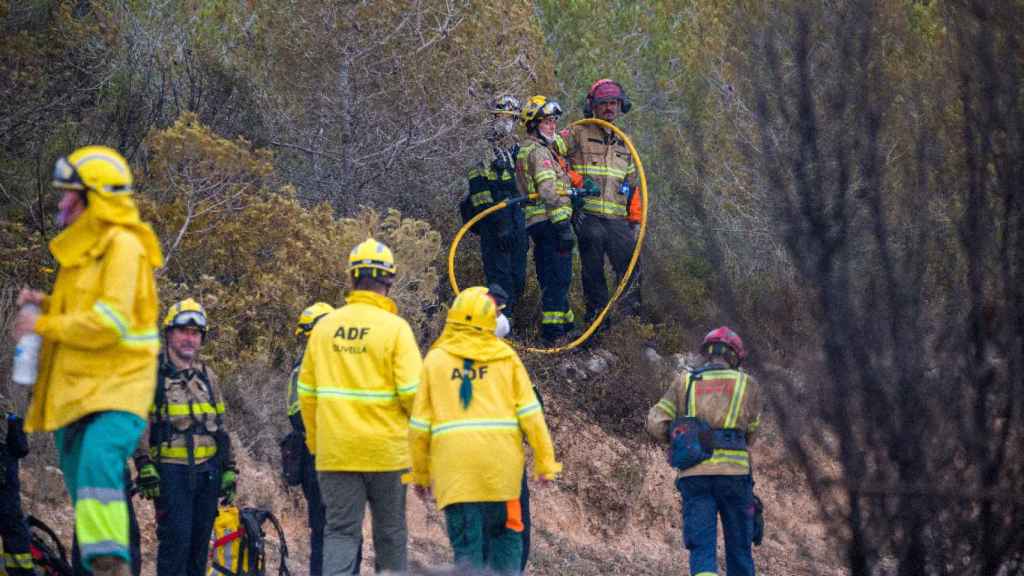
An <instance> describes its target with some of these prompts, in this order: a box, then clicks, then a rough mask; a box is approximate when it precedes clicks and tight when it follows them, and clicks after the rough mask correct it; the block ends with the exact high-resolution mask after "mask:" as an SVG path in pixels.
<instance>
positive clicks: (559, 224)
mask: <svg viewBox="0 0 1024 576" xmlns="http://www.w3.org/2000/svg"><path fill="white" fill-rule="evenodd" d="M561 115H562V107H561V106H560V105H559V104H558V102H555V101H554V100H548V99H547V98H546V97H544V96H534V97H532V98H530V99H529V100H528V101H527V102H526V106H524V107H523V112H522V115H521V117H520V121H521V122H522V123H523V125H524V126H525V127H526V139H525V140H524V141H523V144H522V146H521V147H520V148H519V152H518V154H516V187H517V188H518V190H519V195H520V196H526V197H529V196H535V199H534V200H531V201H530V202H528V203H527V204H526V208H525V209H524V212H525V213H526V231H527V233H528V234H529V235H530V238H531V239H532V240H533V263H534V267H535V268H536V270H537V283H538V284H540V290H541V309H542V311H543V317H542V318H541V337H542V338H543V339H544V341H545V343H547V344H553V343H554V342H555V341H557V340H558V339H559V338H560V337H562V336H564V335H566V334H568V333H569V332H570V331H571V330H572V329H573V327H574V326H575V317H574V316H573V312H572V309H571V308H569V285H570V283H571V282H572V248H573V245H574V244H575V242H576V239H575V236H574V235H573V231H572V225H571V224H570V219H571V218H572V205H571V202H572V201H571V200H570V197H569V194H570V193H571V189H572V183H571V181H570V179H569V175H568V170H567V166H566V165H565V164H564V163H563V162H562V161H560V160H559V157H558V155H557V152H556V151H555V144H556V140H555V139H556V134H555V130H556V128H557V127H558V118H559V117H560V116H561Z"/></svg>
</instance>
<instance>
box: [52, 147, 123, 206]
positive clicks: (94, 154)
mask: <svg viewBox="0 0 1024 576" xmlns="http://www.w3.org/2000/svg"><path fill="white" fill-rule="evenodd" d="M132 182H133V180H132V171H131V169H130V168H129V167H128V161H127V160H125V159H124V156H121V155H120V154H119V153H118V152H117V150H114V149H113V148H107V147H106V146H85V147H84V148H79V149H78V150H75V151H74V152H72V153H71V154H69V155H68V156H65V157H63V158H60V159H58V160H57V163H56V164H54V166H53V182H52V185H53V187H54V188H62V189H70V190H81V191H82V192H86V191H89V192H95V193H96V194H99V195H101V196H122V195H127V194H131V193H132Z"/></svg>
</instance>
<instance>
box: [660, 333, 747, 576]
mask: <svg viewBox="0 0 1024 576" xmlns="http://www.w3.org/2000/svg"><path fill="white" fill-rule="evenodd" d="M701 353H702V354H703V355H704V357H705V359H706V363H705V364H704V365H703V366H701V367H700V368H698V369H696V370H693V371H691V372H687V373H686V374H684V375H683V376H682V377H681V378H679V379H678V380H677V381H675V382H673V383H672V385H671V386H669V388H668V390H667V391H666V392H665V394H664V396H662V397H661V400H659V401H658V403H657V404H655V405H654V406H653V407H652V408H651V410H650V412H648V414H647V432H648V433H649V434H650V435H651V436H653V437H654V438H655V439H656V440H657V441H659V442H669V441H670V437H669V431H670V429H673V428H675V426H673V421H675V420H676V419H677V418H682V417H695V418H700V419H701V420H703V421H704V422H706V423H707V424H708V425H709V426H710V428H711V430H712V433H711V437H710V441H711V446H708V447H707V448H709V449H712V450H711V456H710V457H709V458H707V459H705V460H703V461H701V462H700V463H698V464H696V465H695V466H692V467H690V468H686V469H684V470H679V472H678V478H677V479H676V488H678V489H679V491H680V493H681V494H682V498H683V543H684V544H685V546H686V548H687V549H688V550H689V551H690V574H691V575H693V576H714V575H715V574H718V562H717V558H716V555H715V549H716V547H717V541H716V540H717V535H718V528H717V519H718V517H719V516H721V518H722V531H723V533H724V535H725V558H726V572H727V573H728V574H729V576H737V575H739V576H753V574H754V559H753V555H752V554H751V544H752V541H753V534H754V486H753V478H752V477H751V474H750V455H749V452H748V449H749V446H750V445H751V444H752V443H753V441H754V435H755V433H756V432H757V429H758V427H759V426H760V424H761V393H760V390H759V389H758V387H757V385H756V384H755V382H754V380H753V379H752V378H751V377H750V375H749V374H747V373H746V372H745V371H743V370H740V367H739V366H740V364H741V363H742V362H743V359H744V358H746V350H745V349H744V347H743V340H741V339H740V337H739V335H738V334H736V333H735V332H733V331H732V330H731V329H729V328H728V327H725V326H723V327H721V328H716V329H715V330H712V331H711V332H709V333H708V334H707V336H705V337H704V341H703V343H702V344H701ZM701 444H704V442H703V441H702V442H701Z"/></svg>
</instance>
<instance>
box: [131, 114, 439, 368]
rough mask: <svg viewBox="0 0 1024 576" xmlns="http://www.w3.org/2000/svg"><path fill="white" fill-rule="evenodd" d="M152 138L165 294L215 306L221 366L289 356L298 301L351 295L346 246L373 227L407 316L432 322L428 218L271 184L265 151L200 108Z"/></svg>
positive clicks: (433, 262)
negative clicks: (351, 211) (337, 209)
mask: <svg viewBox="0 0 1024 576" xmlns="http://www.w3.org/2000/svg"><path fill="white" fill-rule="evenodd" d="M146 142H147V147H148V153H149V155H150V167H151V171H150V172H151V174H150V176H149V177H148V178H146V180H145V181H144V189H145V192H146V195H147V197H148V200H147V201H146V203H145V209H146V214H147V216H148V217H149V219H150V220H151V221H152V222H154V224H155V226H156V228H157V231H158V233H159V235H160V237H161V238H163V239H164V243H165V245H166V250H167V258H168V265H167V267H166V268H165V269H164V270H163V271H162V273H161V277H160V288H161V300H162V301H163V303H164V304H165V305H169V304H170V303H172V302H174V301H177V300H179V299H182V298H185V297H189V296H192V297H195V298H197V299H199V300H201V301H202V302H203V303H204V305H206V306H207V307H208V312H209V314H210V319H211V324H212V327H213V328H212V332H211V338H210V342H209V345H208V347H207V354H208V357H209V358H210V359H211V360H212V363H213V365H214V366H216V367H218V368H221V369H225V370H227V371H230V370H232V369H234V368H237V367H238V366H240V365H243V364H252V363H259V364H273V365H277V366H280V365H282V364H283V363H284V361H285V360H286V359H288V358H290V355H291V353H292V350H293V349H294V342H293V337H292V331H293V329H294V323H295V321H296V318H298V315H299V313H300V312H301V311H302V309H303V308H305V307H306V306H308V305H309V304H311V303H313V302H315V301H318V300H323V301H326V302H329V303H332V304H335V305H340V304H341V303H342V302H343V300H342V294H343V292H344V290H345V287H346V285H347V274H346V272H345V266H346V262H347V257H348V252H349V251H350V250H351V248H352V246H354V245H355V244H357V243H358V242H360V241H362V240H363V239H364V238H366V236H367V235H368V234H372V235H374V236H375V237H376V238H378V239H380V240H381V241H383V242H385V243H387V244H388V245H389V246H391V248H392V250H394V252H395V255H396V259H397V260H398V266H399V273H398V276H397V278H396V281H395V285H394V287H393V292H392V297H393V298H394V299H395V300H396V301H397V302H398V304H399V306H400V310H401V312H402V314H403V316H404V317H406V318H407V319H408V320H409V321H410V323H411V324H412V325H413V326H414V328H415V329H416V331H417V333H418V334H428V335H429V334H431V333H432V329H433V324H432V323H431V322H432V316H431V312H432V311H433V309H434V308H435V307H436V305H437V296H436V294H437V289H438V270H439V265H440V261H439V256H440V254H441V237H440V234H438V233H437V232H436V231H434V230H433V229H431V227H430V226H429V225H428V224H426V223H425V222H423V221H419V220H413V219H408V218H402V216H401V214H400V213H399V212H398V211H396V210H388V211H387V212H386V213H384V214H383V215H382V214H380V213H378V212H377V211H376V210H374V209H370V208H364V209H363V210H361V211H360V212H359V213H358V214H357V215H356V216H354V217H353V218H346V219H338V218H336V217H335V215H334V212H333V210H332V209H331V208H330V206H328V205H326V204H320V205H318V206H314V207H311V208H307V207H305V206H303V205H302V204H301V203H300V202H299V200H298V199H297V198H296V195H295V192H294V189H293V188H291V187H290V186H280V187H278V188H276V189H271V188H270V187H269V186H270V185H271V184H272V183H273V182H275V177H274V174H273V169H272V156H271V155H270V153H269V152H267V151H266V150H259V149H252V148H251V147H250V146H249V145H248V143H246V142H245V141H244V140H241V139H238V140H234V141H230V140H227V139H224V138H221V137H219V136H217V135H216V134H213V133H212V132H211V131H210V130H209V129H208V128H206V127H205V126H203V125H201V124H200V123H198V121H197V120H196V119H195V117H194V116H185V117H183V118H181V119H179V121H178V122H176V123H175V124H174V125H173V126H171V127H169V128H168V129H166V130H162V131H156V132H153V133H152V134H150V136H149V137H148V138H147V140H146ZM155 199H160V201H159V202H157V201H155Z"/></svg>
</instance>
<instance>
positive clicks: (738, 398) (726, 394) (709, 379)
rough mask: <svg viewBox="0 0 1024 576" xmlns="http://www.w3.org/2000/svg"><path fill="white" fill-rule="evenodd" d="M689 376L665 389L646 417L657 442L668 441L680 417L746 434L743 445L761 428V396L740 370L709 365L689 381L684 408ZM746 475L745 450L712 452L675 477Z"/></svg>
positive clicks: (748, 462)
mask: <svg viewBox="0 0 1024 576" xmlns="http://www.w3.org/2000/svg"><path fill="white" fill-rule="evenodd" d="M691 376H692V374H691V373H686V374H684V375H683V376H682V377H681V378H678V379H677V380H676V381H674V382H673V383H672V385H670V386H669V388H668V390H666V391H665V394H664V395H663V396H662V397H661V400H659V401H658V403H657V404H655V405H654V406H653V407H651V409H650V411H649V412H648V414H647V432H648V433H649V434H650V435H651V436H652V437H654V438H655V439H656V440H658V441H660V442H668V430H669V427H670V426H671V424H672V421H673V420H675V419H676V418H678V417H680V416H684V415H690V416H697V417H698V418H701V419H703V420H705V421H706V422H707V423H708V424H709V425H711V427H712V428H720V429H735V430H739V431H742V432H745V433H746V440H747V446H748V447H749V446H750V445H751V444H752V443H753V441H754V438H755V434H756V432H757V429H758V427H759V426H760V425H761V394H760V390H759V389H758V387H757V385H756V383H755V382H754V380H753V379H752V378H751V377H750V375H749V374H747V373H746V372H744V371H742V370H733V369H732V368H729V367H728V366H725V365H712V366H709V367H707V369H705V370H702V371H699V377H698V378H696V379H694V380H693V386H692V390H691V392H690V395H689V406H688V407H687V400H686V398H687V394H686V389H687V387H688V386H689V384H690V381H691ZM749 473H750V456H749V453H748V451H747V450H725V449H715V451H714V453H713V455H712V457H711V458H710V459H708V460H705V461H704V462H701V463H700V464H698V465H696V466H694V467H693V468H689V469H687V470H682V471H680V472H679V476H711V475H722V476H740V475H746V474H749Z"/></svg>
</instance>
